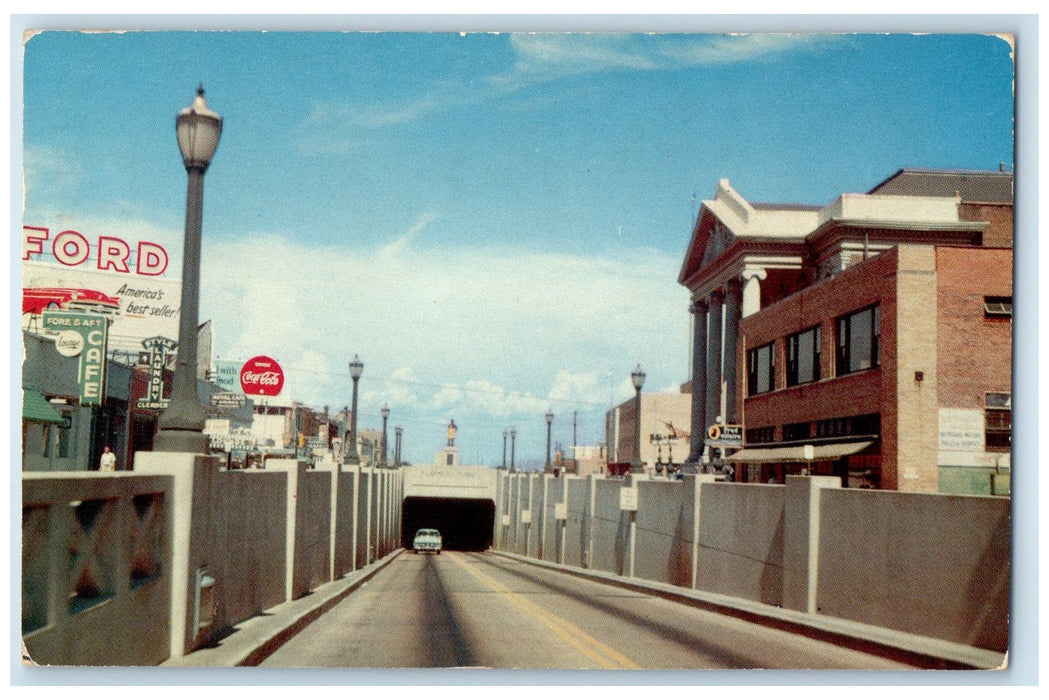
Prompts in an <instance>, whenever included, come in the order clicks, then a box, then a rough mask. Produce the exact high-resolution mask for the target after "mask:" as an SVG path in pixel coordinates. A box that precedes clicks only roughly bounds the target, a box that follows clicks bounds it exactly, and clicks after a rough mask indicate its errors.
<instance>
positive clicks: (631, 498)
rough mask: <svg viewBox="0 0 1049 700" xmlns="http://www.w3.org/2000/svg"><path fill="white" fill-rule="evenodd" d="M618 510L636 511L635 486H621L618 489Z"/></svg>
mask: <svg viewBox="0 0 1049 700" xmlns="http://www.w3.org/2000/svg"><path fill="white" fill-rule="evenodd" d="M619 510H637V487H636V486H623V487H622V488H620V489H619Z"/></svg>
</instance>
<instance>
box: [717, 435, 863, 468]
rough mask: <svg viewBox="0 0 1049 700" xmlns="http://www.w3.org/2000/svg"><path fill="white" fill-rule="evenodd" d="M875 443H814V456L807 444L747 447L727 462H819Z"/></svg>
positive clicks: (861, 449)
mask: <svg viewBox="0 0 1049 700" xmlns="http://www.w3.org/2000/svg"><path fill="white" fill-rule="evenodd" d="M873 444H874V441H873V440H864V441H862V442H839V443H836V444H833V445H812V456H811V457H807V456H806V455H805V445H791V446H790V447H747V448H745V449H742V450H739V451H738V452H735V453H733V454H730V455H729V456H728V457H725V461H726V462H748V463H751V464H758V463H761V462H818V461H820V460H824V459H837V458H838V457H844V456H846V455H854V454H856V453H857V452H862V451H863V450H865V449H867V448H868V447H870V446H871V445H873Z"/></svg>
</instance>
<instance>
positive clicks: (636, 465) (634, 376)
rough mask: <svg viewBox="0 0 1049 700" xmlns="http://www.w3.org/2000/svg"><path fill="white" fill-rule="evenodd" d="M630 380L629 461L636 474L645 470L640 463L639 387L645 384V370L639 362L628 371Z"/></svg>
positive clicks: (632, 470) (631, 469)
mask: <svg viewBox="0 0 1049 700" xmlns="http://www.w3.org/2000/svg"><path fill="white" fill-rule="evenodd" d="M630 381H631V383H632V384H633V385H634V460H633V461H632V462H631V463H630V471H631V472H634V473H636V474H637V473H641V472H643V471H644V470H645V469H644V465H643V464H642V463H641V387H643V386H644V385H645V371H644V370H643V369H641V364H640V363H638V366H637V368H636V369H635V370H634V371H633V372H631V373H630Z"/></svg>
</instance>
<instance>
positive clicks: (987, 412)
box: [984, 392, 1013, 452]
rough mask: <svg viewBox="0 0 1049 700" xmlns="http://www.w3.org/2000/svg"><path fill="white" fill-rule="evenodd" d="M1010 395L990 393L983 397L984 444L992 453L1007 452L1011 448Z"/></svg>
mask: <svg viewBox="0 0 1049 700" xmlns="http://www.w3.org/2000/svg"><path fill="white" fill-rule="evenodd" d="M1012 434H1013V411H1012V394H1009V393H1008V392H990V393H988V394H987V395H986V396H985V397H984V444H985V445H986V449H988V450H992V451H994V452H1007V451H1008V450H1009V448H1010V447H1011V446H1012Z"/></svg>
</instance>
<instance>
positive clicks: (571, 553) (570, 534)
mask: <svg viewBox="0 0 1049 700" xmlns="http://www.w3.org/2000/svg"><path fill="white" fill-rule="evenodd" d="M567 481H568V506H567V515H568V519H567V520H566V521H565V548H564V557H563V560H562V563H563V564H568V565H569V566H584V562H585V554H586V551H587V539H586V538H587V536H588V535H589V532H590V527H589V522H588V520H589V517H590V513H589V505H590V490H589V486H588V485H589V483H590V481H588V480H587V479H585V478H582V479H581V478H579V477H568V479H567Z"/></svg>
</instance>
